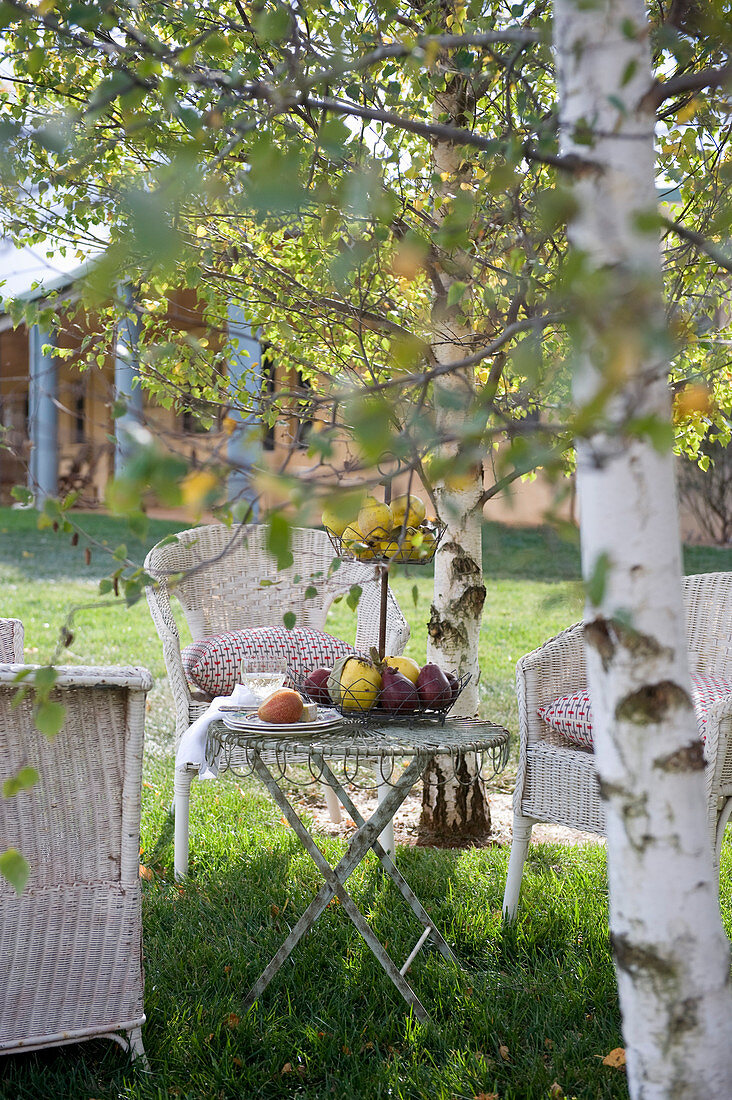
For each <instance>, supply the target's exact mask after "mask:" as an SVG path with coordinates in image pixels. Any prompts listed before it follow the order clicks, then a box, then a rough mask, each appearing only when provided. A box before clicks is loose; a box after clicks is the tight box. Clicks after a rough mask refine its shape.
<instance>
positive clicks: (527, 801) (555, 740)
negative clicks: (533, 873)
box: [503, 573, 732, 918]
mask: <svg viewBox="0 0 732 1100" xmlns="http://www.w3.org/2000/svg"><path fill="white" fill-rule="evenodd" d="M684 604H685V610H686V628H687V636H688V643H689V668H690V671H691V672H693V673H701V674H705V675H708V676H720V677H723V678H726V679H730V680H732V573H702V574H699V575H698V576H694V577H686V579H685V581H684ZM586 687H587V679H586V674H585V651H584V641H583V627H582V623H577V624H576V625H575V626H572V627H570V628H569V629H568V630H564V631H563V632H562V633H561V634H558V635H557V636H556V638H552V639H550V640H549V641H548V642H545V644H544V645H543V646H541V647H540V648H539V649H537V650H535V651H534V652H533V653H529V654H528V655H527V656H525V657H522V658H521V660H520V661H519V662H518V664H517V666H516V693H517V696H518V708H519V733H520V742H519V764H518V775H517V778H516V788H515V790H514V795H513V841H512V844H511V856H510V859H509V864H508V875H507V878H506V889H505V894H504V898H503V912H504V915H505V916H506V917H508V918H511V917H513V916H514V915H515V912H516V909H517V906H518V900H519V893H520V890H521V876H522V874H523V867H524V861H525V859H526V853H527V851H528V847H529V841H530V839H531V830H532V828H533V826H534V825H535V824H536V822H539V821H549V822H553V823H554V824H558V825H566V826H568V827H569V828H572V829H582V830H585V831H589V832H595V833H604V831H605V812H604V807H603V803H602V801H601V799H600V793H599V788H598V783H597V778H596V776H595V766H594V756H593V753H592V751H591V750H589V749H583V748H579V747H576V746H573V745H572V744H571V743H569V742H568V741H567V740H566V739H564V738H562V737H560V735H559V734H557V733H555V732H554V731H553V730H552V729H551V728H550V727H549V726H548V725H547V724H546V722H544V721H543V720H542V719H541V718H540V717H539V716H538V714H537V713H536V712H537V708H538V707H540V706H542V705H544V704H547V703H551V702H553V700H554V699H557V698H559V697H560V696H562V695H568V694H571V693H572V692H575V691H579V690H581V689H582V688H586ZM704 749H705V756H706V759H707V770H706V781H707V818H708V824H709V835H710V841H711V843H712V844H713V846H714V852H715V855H716V857H717V860H718V859H719V851H720V848H721V844H722V837H723V835H724V828H725V825H726V824H727V820H728V818H729V816H730V814H731V813H732V700H730V699H727V700H722V701H721V702H719V703H717V704H715V705H714V706H713V707H712V708H710V711H709V714H708V718H707V732H706V742H705V746H704Z"/></svg>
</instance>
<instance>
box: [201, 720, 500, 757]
mask: <svg viewBox="0 0 732 1100" xmlns="http://www.w3.org/2000/svg"><path fill="white" fill-rule="evenodd" d="M276 729H277V727H276V726H272V732H270V731H269V730H268V731H267V733H265V734H263V733H262V732H261V731H260V730H238V729H237V730H234V729H230V728H229V727H228V726H226V725H225V724H224V722H223V721H218V722H214V723H212V725H211V728H210V730H209V739H210V740H213V741H217V742H219V743H220V744H222V745H229V746H232V745H239V746H241V747H242V748H246V749H247V750H248V751H250V752H251V751H252V750H253V751H257V752H266V753H273V752H274V753H276V755H277V756H278V757H288V756H292V757H299V758H300V759H302V757H303V755H305V756H309V757H312V756H313V755H320V756H323V757H326V758H333V757H341V758H349V757H363V758H367V757H372V758H378V759H383V758H388V757H404V756H415V755H417V754H422V755H425V756H456V755H457V754H458V753H466V752H493V751H495V750H507V748H508V741H509V732H508V730H506V729H504V728H503V727H502V726H496V725H494V724H493V723H492V722H488V721H484V720H482V719H479V718H447V719H446V720H445V723H444V725H439V724H438V723H428V722H424V721H422V722H420V721H416V722H409V720H406V721H403V722H398V723H397V722H388V721H387V722H382V723H380V722H379V721H378V719H376V720H375V721H374V724H373V725H371V724H369V725H365V724H363V723H362V722H349V721H348V720H346V719H344V721H343V724H342V725H340V726H338V727H336V728H334V729H331V730H323V731H317V730H316V731H303V733H299V732H298V731H296V730H293V727H286V729H285V730H283V731H282V732H280V733H278V732H276Z"/></svg>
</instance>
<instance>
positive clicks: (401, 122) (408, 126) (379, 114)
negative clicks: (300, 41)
mask: <svg viewBox="0 0 732 1100" xmlns="http://www.w3.org/2000/svg"><path fill="white" fill-rule="evenodd" d="M299 102H300V103H303V104H307V105H308V106H309V107H313V108H314V109H315V110H326V111H332V113H333V114H336V115H355V116H356V117H357V118H365V119H369V120H370V121H372V122H384V123H386V124H387V125H389V126H396V127H398V128H399V129H401V130H407V131H408V132H409V133H411V134H419V136H420V137H424V138H428V139H429V138H434V139H436V140H437V141H447V142H452V143H453V144H454V145H471V146H473V148H475V149H484V150H485V151H486V152H488V153H495V152H496V150H497V149H498V147H499V145H500V143H499V142H498V141H496V139H495V138H485V137H481V135H480V134H475V133H473V132H472V130H465V129H463V128H462V127H460V126H448V125H446V124H445V123H441V122H420V121H418V120H417V119H413V118H405V117H404V116H403V115H398V114H396V112H395V111H385V110H378V109H376V108H375V107H363V106H361V104H359V103H346V102H345V101H344V100H342V99H325V98H321V97H316V96H310V95H306V96H303V97H301V98H300V99H299ZM284 109H286V106H285V105H284V104H283V105H281V106H280V107H278V111H282V110H284ZM521 152H522V153H523V155H524V156H525V157H526V158H527V159H528V160H534V161H537V162H538V163H540V164H551V165H553V166H554V167H555V168H561V169H563V170H564V171H567V172H572V173H575V174H580V173H582V172H589V171H597V169H598V165H597V164H596V163H595V162H594V161H591V160H584V159H583V158H582V157H578V156H575V155H573V154H569V155H568V156H560V155H558V154H555V153H542V152H540V150H538V149H536V148H534V146H532V145H531V144H530V143H529V142H525V143H524V145H523V146H522V147H521Z"/></svg>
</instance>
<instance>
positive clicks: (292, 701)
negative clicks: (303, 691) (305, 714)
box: [257, 688, 303, 725]
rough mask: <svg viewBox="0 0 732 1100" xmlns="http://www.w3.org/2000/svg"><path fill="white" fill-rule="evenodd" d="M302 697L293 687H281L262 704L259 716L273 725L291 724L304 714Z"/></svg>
mask: <svg viewBox="0 0 732 1100" xmlns="http://www.w3.org/2000/svg"><path fill="white" fill-rule="evenodd" d="M302 706H303V703H302V697H301V696H300V695H299V694H298V693H297V692H296V691H292V690H291V688H280V690H279V691H275V692H273V693H272V695H270V696H269V697H268V698H267V699H265V700H264V702H263V703H262V704H261V705H260V707H259V710H258V711H257V715H258V717H259V718H260V719H261V720H262V721H263V722H270V723H272V724H273V725H290V724H291V723H292V722H299V721H300V715H301V714H302Z"/></svg>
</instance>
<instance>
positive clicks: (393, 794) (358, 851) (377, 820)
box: [244, 752, 428, 1020]
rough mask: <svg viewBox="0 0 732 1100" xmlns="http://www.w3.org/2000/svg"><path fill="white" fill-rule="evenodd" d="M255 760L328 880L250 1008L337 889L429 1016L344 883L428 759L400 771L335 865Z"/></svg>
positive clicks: (407, 993) (406, 993)
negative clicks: (399, 775)
mask: <svg viewBox="0 0 732 1100" xmlns="http://www.w3.org/2000/svg"><path fill="white" fill-rule="evenodd" d="M253 766H254V769H255V770H256V772H257V774H258V775H259V777H260V779H261V780H262V782H263V783H264V784H265V786H266V787H267V789H268V790H269V792H270V793H271V795H272V797H273V798H274V800H275V802H276V803H277V805H278V806H279V807H280V809H281V810H282V812H283V813H284V815H285V817H286V818H287V820H288V821H289V823H290V825H291V826H292V828H293V829H294V831H295V832H296V833H297V835H298V837H299V838H300V840H301V842H302V844H303V846H304V847H305V849H306V850H307V851H308V853H309V854H310V856H311V858H312V860H313V862H314V863H315V864H316V866H317V867H318V869H319V870H320V872H321V874H322V875H323V877H324V878H325V880H326V885H325V886H324V887H322V888H321V890H320V891H319V892H318V894H317V895H316V897H315V898H314V899H313V901H312V902H311V903H310V905H309V906H308V908H307V909H306V911H305V913H303V915H302V917H301V918H300V920H299V921H298V922H297V924H296V925H295V927H294V928H293V929H292V931H291V932H290V935H289V936H288V937H287V939H286V940H285V942H284V943H283V944H282V946H281V947H280V949H279V951H278V952H277V954H276V955H275V956H274V958H273V959H272V960H271V962H270V963H269V964H268V966H267V967H266V968H265V970H264V971H263V973H262V975H261V976H260V978H259V979H258V981H257V982H256V983H255V984H254V986H253V987H252V989H251V990H250V992H249V993H248V995H247V997H246V1000H245V1002H244V1007H245V1009H246V1008H249V1007H250V1006H251V1005H252V1004H253V1003H254V1001H255V1000H256V999H257V998H258V997H259V996H261V994H262V993H263V992H264V990H265V989H266V988H267V986H268V985H269V983H270V981H271V980H272V978H273V977H274V976H275V974H276V973H277V971H278V970H279V969H280V967H281V966H282V964H283V963H284V961H285V959H286V958H287V957H288V955H289V954H290V953H291V952H292V950H293V948H294V947H295V946H296V944H297V943H298V942H299V941H300V940H301V939H302V937H303V936H304V935H305V933H306V932H308V931H309V929H310V928H312V926H313V924H314V923H315V921H316V920H317V919H318V917H319V916H320V915H321V913H322V912H323V910H324V909H325V908H326V906H327V904H328V902H329V901H330V899H331V898H332V896H333V894H336V895H337V896H338V899H339V901H340V902H341V905H342V906H343V909H344V911H345V912H346V914H347V915H348V917H349V918H350V919H351V920H352V921H353V923H354V924H355V926H356V928H357V929H358V931H359V932H360V934H361V936H362V937H363V939H364V940H365V941H366V943H367V944H368V946H369V947H370V948H371V950H372V952H373V953H374V955H375V956H376V958H377V959H378V961H379V962H380V963H381V965H382V967H383V968H384V970H385V971H386V973H387V974H388V975H389V977H390V978H391V980H392V982H393V983H394V985H395V986H396V987H397V989H398V990H399V992H400V993H401V994H402V996H403V997H404V999H405V1000H406V1001H407V1002H408V1003H409V1004H411V1005H412V1007H413V1008H414V1011H415V1014H416V1015H417V1017H418V1018H419V1019H420V1020H426V1019H428V1015H427V1012H426V1010H425V1008H424V1006H423V1005H422V1003H421V1002H420V1000H419V998H418V997H417V995H416V994H415V993H414V991H413V990H412V988H411V987H410V985H409V984H408V982H407V981H406V979H405V978H404V975H403V974H402V973H401V972H400V971H399V969H398V968H397V967H396V966H395V964H394V962H393V961H392V960H391V958H390V957H389V955H388V954H387V953H386V951H385V950H384V948H383V946H382V945H381V943H379V941H378V939H377V938H376V936H375V935H374V933H373V932H372V931H371V928H370V927H369V925H368V923H367V921H366V919H365V917H364V916H363V915H362V914H361V913H360V911H359V909H358V907H357V906H356V904H355V902H354V901H353V899H352V898H351V896H350V894H349V893H348V891H347V890H346V889H345V887H344V885H343V883H344V882H345V881H346V879H347V878H348V877H349V876H350V875H351V873H352V872H353V870H354V869H355V868H356V867H357V866H358V864H359V863H360V862H361V861H362V860H363V858H364V856H365V855H366V853H367V852H368V850H369V848H370V847H372V845H373V844H374V843H375V842H376V838H377V837H378V835H379V833H381V831H382V830H383V827H384V823H385V822H386V821H387V820H391V819H392V818H393V816H394V813H395V812H396V810H397V809H398V808H399V806H400V805H401V803H402V802H403V801H404V799H405V798H406V796H407V794H408V793H409V791H410V790H411V789H412V787H413V786H414V783H415V781H416V779H417V777H418V776H419V775H420V774H421V772H422V769H423V768H424V761H423V760H421V759H419V758H416V759H415V760H413V761H412V763H411V764H410V765H409V767H408V768H407V769H406V770H405V772H404V773H403V775H402V776H401V777H400V779H399V781H398V782H397V783H396V784H395V785H394V786H393V788H392V789H391V791H390V792H389V794H388V795H387V796H386V798H385V800H384V801H383V802H382V803H381V804H380V805H379V807H378V808H377V810H376V811H375V813H374V815H373V816H372V817H371V819H370V820H369V821H368V822H366V823H364V824H363V825H362V827H361V828H359V829H358V830H357V832H356V833H355V834H354V836H353V837H352V839H351V843H350V844H349V847H348V851H347V852H346V854H345V856H344V857H343V859H342V860H341V861H340V862H339V863H338V864H337V865H336V867H335V868H333V867H331V866H330V864H329V863H328V861H327V860H326V858H325V856H324V855H323V853H322V852H321V851H320V849H319V848H318V846H317V844H316V843H315V841H314V840H313V838H312V836H311V835H310V833H309V832H308V830H307V829H306V828H305V826H304V825H303V823H302V821H301V820H300V818H299V817H298V815H297V814H296V812H295V811H294V809H293V808H292V806H291V805H290V803H289V801H288V799H287V797H286V796H285V794H284V793H283V791H282V790H281V789H280V788H279V786H278V784H277V782H276V780H275V779H274V777H273V776H272V774H271V772H270V771H269V769H268V768H267V766H266V765H265V763H264V762H263V760H262V758H261V756H260V755H259V753H256V752H255V753H254V758H253Z"/></svg>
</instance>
